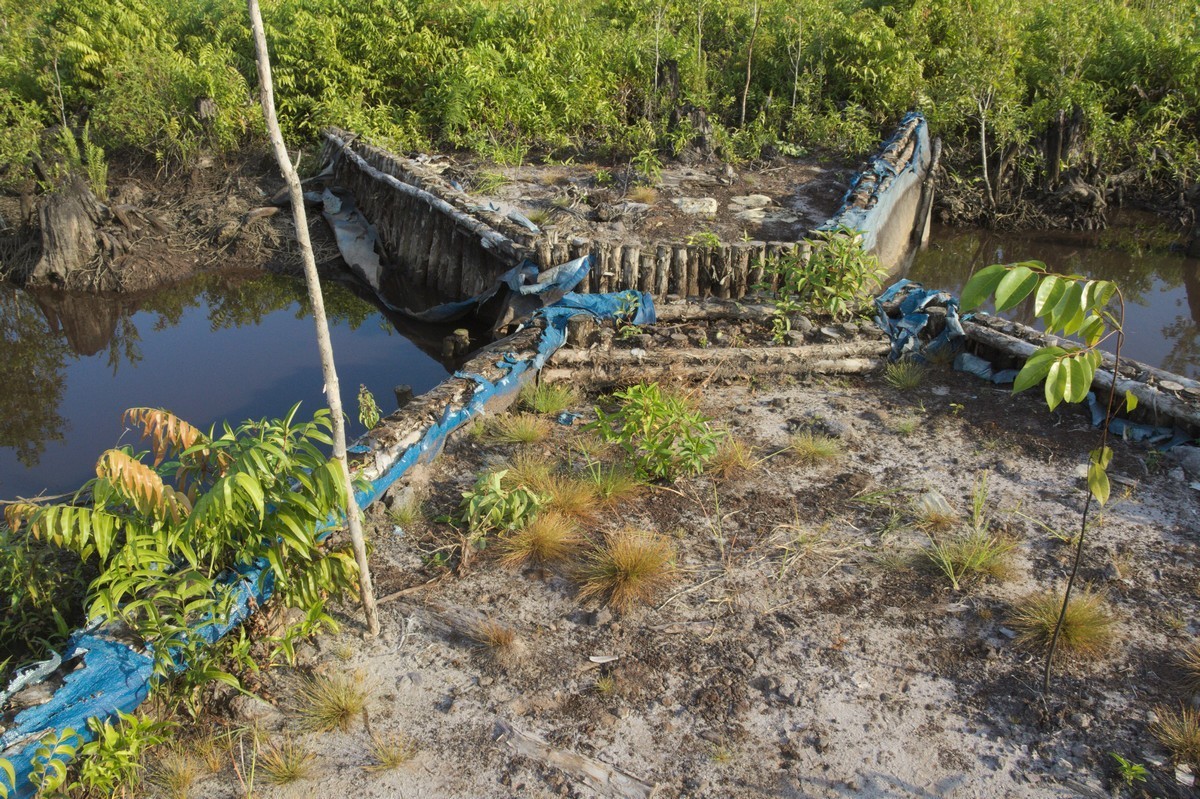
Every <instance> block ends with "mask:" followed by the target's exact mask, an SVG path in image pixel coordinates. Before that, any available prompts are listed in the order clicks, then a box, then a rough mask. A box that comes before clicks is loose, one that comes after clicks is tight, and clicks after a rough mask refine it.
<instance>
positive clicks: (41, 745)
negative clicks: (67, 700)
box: [29, 727, 81, 796]
mask: <svg viewBox="0 0 1200 799" xmlns="http://www.w3.org/2000/svg"><path fill="white" fill-rule="evenodd" d="M80 743H81V739H80V737H79V734H78V733H76V732H75V730H73V729H71V728H70V727H67V728H66V729H65V730H63V731H62V733H61V734H60V733H56V732H55V731H54V730H51V731H50V732H48V733H46V734H45V735H44V736H43V737H42V739H41V740H40V741H39V742H38V747H37V749H36V750H34V753H33V758H32V759H31V760H30V761H29V765H30V771H29V782H30V784H31V785H33V787H34V788H36V789H37V792H38V795H39V796H40V795H43V794H52V793H54V792H55V791H57V790H58V789H59V788H61V787H62V786H63V785H64V784H65V783H66V781H67V764H68V763H70V762H71V761H72V760H74V759H75V756H76V754H77V753H78V752H79V745H80Z"/></svg>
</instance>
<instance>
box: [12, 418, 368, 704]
mask: <svg viewBox="0 0 1200 799" xmlns="http://www.w3.org/2000/svg"><path fill="white" fill-rule="evenodd" d="M295 412H296V408H293V409H292V411H291V412H290V413H289V414H288V415H287V416H286V417H285V418H283V419H280V420H262V421H257V422H246V423H244V424H242V425H241V426H239V427H238V428H236V429H232V428H230V427H228V426H225V428H224V429H223V431H222V432H221V434H220V435H216V434H209V435H205V434H203V433H201V432H200V431H199V430H197V429H196V428H193V427H192V426H191V425H188V424H187V423H186V422H183V421H182V420H180V419H178V418H177V417H174V416H173V415H171V414H169V413H167V412H165V411H156V410H152V409H146V408H142V409H133V410H131V411H128V412H127V414H126V419H127V420H128V421H129V422H130V423H132V424H136V425H138V426H140V427H141V428H142V429H143V431H144V435H145V436H146V437H147V438H149V439H150V443H151V447H152V452H151V453H150V454H151V455H152V456H153V460H152V462H151V463H149V464H148V463H145V462H143V460H144V458H145V457H146V456H145V455H134V454H132V453H131V452H130V451H129V450H127V449H126V450H117V449H113V450H108V451H107V452H105V453H104V454H103V455H102V456H101V457H100V459H99V461H98V463H97V466H96V473H97V475H98V476H97V477H96V478H95V479H93V480H90V481H89V482H88V483H87V484H86V485H85V486H84V487H83V488H82V489H80V491H79V492H77V493H76V494H75V496H74V498H73V500H72V501H71V502H69V503H66V504H52V505H46V506H38V505H33V504H28V503H24V504H14V505H10V506H9V507H8V508H7V509H6V511H5V515H6V519H7V522H8V525H9V527H10V528H11V529H12V530H14V531H16V532H21V533H23V534H24V535H27V536H30V537H32V538H34V539H36V540H38V541H43V542H47V543H49V544H50V545H52V546H54V547H57V548H61V549H63V550H65V551H67V552H71V553H73V554H74V555H75V556H76V557H78V558H80V559H81V560H84V561H90V562H92V563H95V564H96V568H97V571H98V574H97V576H96V577H95V579H94V580H93V581H92V582H91V585H90V587H89V589H88V594H87V603H88V612H89V615H91V616H103V617H105V618H109V619H120V620H122V621H124V622H125V623H127V624H128V625H129V626H130V627H131V628H132V629H133V630H135V631H136V632H137V633H138V634H139V635H140V636H141V637H142V638H143V639H145V640H146V641H147V642H148V643H150V644H152V645H153V650H154V654H155V673H156V674H157V675H158V676H159V677H160V678H166V677H169V676H171V675H173V673H174V670H175V669H174V664H175V663H176V662H178V661H186V662H188V663H189V664H190V665H191V667H190V668H189V669H188V670H187V671H186V672H184V673H183V674H182V675H180V676H179V678H178V679H179V680H181V681H182V685H181V687H182V688H184V691H183V698H184V699H185V700H188V701H194V700H195V698H196V697H197V693H198V691H199V689H200V688H201V687H202V686H203V685H204V684H205V683H208V682H210V681H212V680H220V681H223V682H226V683H229V684H231V685H236V684H237V680H236V678H235V677H234V676H233V675H232V674H231V673H229V672H228V671H226V670H225V668H224V667H223V666H222V665H220V664H221V659H222V658H223V657H232V658H233V659H234V660H235V661H236V662H238V663H240V665H242V666H243V667H253V661H251V660H250V657H249V649H250V642H249V640H248V638H247V637H246V635H245V634H244V631H242V633H241V634H239V635H233V636H226V638H225V639H223V641H222V643H221V644H220V645H218V646H216V647H212V646H210V645H209V644H207V643H206V642H205V641H204V640H203V637H202V636H197V635H194V634H193V633H192V629H193V627H194V626H195V625H196V624H197V622H198V621H200V620H202V619H211V620H212V621H213V623H220V622H222V620H224V619H226V618H227V616H228V612H229V608H230V603H231V602H232V601H233V598H234V595H235V594H234V592H235V591H236V590H237V586H236V584H232V585H231V584H228V583H222V582H220V581H219V580H218V576H219V575H220V574H221V573H222V572H224V571H226V570H228V569H231V568H235V567H245V566H250V565H252V564H256V563H259V562H262V561H265V562H267V563H269V564H270V566H271V567H272V571H273V579H274V583H275V597H276V598H277V601H279V602H280V603H282V604H283V605H285V606H288V607H298V608H302V609H304V610H305V611H306V613H307V617H306V621H305V622H304V623H303V624H301V625H297V626H295V627H294V628H293V629H292V630H291V631H290V634H291V635H292V636H293V637H294V636H295V635H303V634H308V633H311V632H312V631H313V630H314V629H316V628H318V627H320V626H321V625H323V624H328V623H331V621H332V620H331V619H329V617H328V616H327V614H325V612H324V603H325V601H326V598H327V597H328V596H329V595H331V594H332V595H335V596H338V595H341V594H342V593H343V592H345V591H347V590H348V589H350V588H352V587H353V586H354V584H355V580H356V575H357V573H356V570H355V565H354V560H353V558H352V557H351V556H350V554H349V553H347V552H344V551H342V550H341V549H333V550H331V549H328V548H325V547H323V546H322V545H321V543H320V542H319V541H318V540H317V538H316V536H315V530H317V529H318V528H319V527H320V526H321V525H323V524H324V523H325V522H326V520H327V519H328V518H329V517H330V515H332V514H336V513H338V512H340V509H341V508H342V507H343V506H344V500H345V488H344V482H343V479H342V476H341V474H340V467H339V466H338V464H337V462H336V461H330V460H328V459H326V457H325V456H324V454H323V453H322V452H321V450H320V449H319V446H320V445H326V446H328V445H329V444H330V438H329V435H328V431H329V428H330V423H329V417H328V412H327V411H320V412H318V413H317V414H316V415H315V417H314V419H313V420H312V421H311V422H304V423H297V422H295V420H294V417H295ZM290 640H291V639H285V640H281V641H276V642H273V643H274V644H275V645H276V646H286V645H287V644H288V643H290ZM192 707H193V708H194V707H195V705H194V704H192Z"/></svg>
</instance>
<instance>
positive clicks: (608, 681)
mask: <svg viewBox="0 0 1200 799" xmlns="http://www.w3.org/2000/svg"><path fill="white" fill-rule="evenodd" d="M594 687H595V689H596V693H598V694H600V696H612V695H613V693H615V692H616V690H617V678H616V677H614V676H612V675H611V674H602V675H600V676H599V677H597V678H596V682H595V684H594Z"/></svg>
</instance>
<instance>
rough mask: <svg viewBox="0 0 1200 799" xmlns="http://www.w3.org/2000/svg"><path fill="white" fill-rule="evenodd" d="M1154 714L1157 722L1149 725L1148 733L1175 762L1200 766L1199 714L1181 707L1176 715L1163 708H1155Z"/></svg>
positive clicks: (1172, 711)
mask: <svg viewBox="0 0 1200 799" xmlns="http://www.w3.org/2000/svg"><path fill="white" fill-rule="evenodd" d="M1154 713H1155V715H1157V716H1158V720H1157V721H1155V722H1154V723H1153V724H1151V725H1150V732H1151V733H1153V734H1154V737H1155V738H1157V739H1158V742H1159V743H1161V744H1162V745H1163V746H1165V747H1166V748H1167V749H1168V750H1169V751H1170V752H1171V757H1172V758H1173V759H1174V760H1175V762H1176V763H1187V764H1190V765H1192V766H1200V714H1198V713H1197V712H1196V711H1195V710H1193V709H1191V708H1189V707H1183V706H1180V708H1179V712H1178V713H1176V712H1175V711H1174V710H1170V709H1169V708H1165V707H1157V708H1155V709H1154Z"/></svg>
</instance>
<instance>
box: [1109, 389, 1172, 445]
mask: <svg viewBox="0 0 1200 799" xmlns="http://www.w3.org/2000/svg"><path fill="white" fill-rule="evenodd" d="M1087 404H1088V410H1089V411H1091V413H1092V427H1099V426H1100V425H1102V424H1104V417H1105V415H1106V414H1105V409H1104V407H1103V406H1102V405H1101V404H1100V402H1099V400H1097V399H1096V392H1094V391H1089V392H1088V395H1087ZM1108 430H1109V432H1110V433H1112V434H1113V435H1115V436H1120V437H1121V438H1123V439H1125V440H1126V441H1145V442H1146V443H1147V444H1151V445H1153V446H1155V447H1157V448H1158V449H1170V448H1171V447H1177V446H1179V445H1180V444H1186V443H1187V442H1189V441H1191V440H1192V437H1191V436H1189V435H1188V434H1187V433H1185V432H1183V431H1182V430H1180V429H1178V428H1176V427H1155V426H1153V425H1148V424H1141V423H1139V422H1131V421H1129V420H1128V419H1121V418H1119V417H1118V418H1114V419H1113V420H1112V421H1111V422H1109V423H1108Z"/></svg>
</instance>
